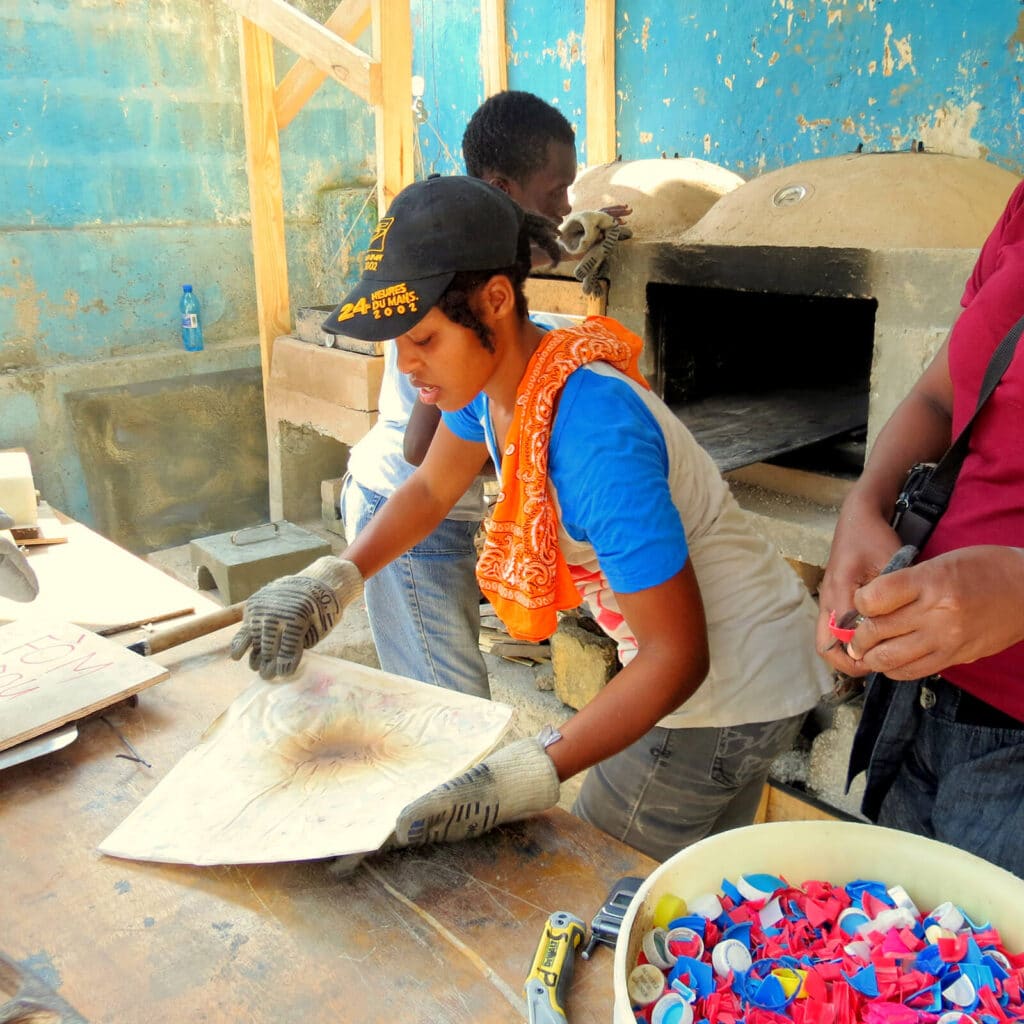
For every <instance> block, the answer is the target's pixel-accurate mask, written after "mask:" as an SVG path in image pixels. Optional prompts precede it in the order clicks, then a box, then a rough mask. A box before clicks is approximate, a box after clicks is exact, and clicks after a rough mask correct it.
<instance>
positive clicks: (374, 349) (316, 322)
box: [295, 306, 390, 356]
mask: <svg viewBox="0 0 1024 1024" xmlns="http://www.w3.org/2000/svg"><path fill="white" fill-rule="evenodd" d="M334 309H335V307H334V306H300V307H299V308H298V309H297V310H296V311H295V333H296V334H297V335H298V336H299V340H300V341H308V342H311V343H312V344H314V345H322V346H323V347H324V348H340V349H344V350H345V351H346V352H359V353H361V354H362V355H364V356H382V355H384V346H385V345H387V344H390V343H389V342H387V341H360V340H359V339H358V338H349V337H348V336H346V335H344V334H328V332H327V331H325V330H324V329H323V327H322V324H323V322H324V321H325V320H326V319H327V317H328V316H329V315H330V314H331V313H332V312H334Z"/></svg>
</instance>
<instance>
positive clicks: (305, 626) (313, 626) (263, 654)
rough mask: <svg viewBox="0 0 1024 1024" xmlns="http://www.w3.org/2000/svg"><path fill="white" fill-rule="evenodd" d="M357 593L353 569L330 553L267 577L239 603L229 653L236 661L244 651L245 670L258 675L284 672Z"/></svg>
mask: <svg viewBox="0 0 1024 1024" xmlns="http://www.w3.org/2000/svg"><path fill="white" fill-rule="evenodd" d="M362 592H363V577H362V574H361V573H360V572H359V569H358V568H357V567H356V566H355V564H354V563H352V562H349V561H346V560H345V559H343V558H336V557H335V556H334V555H325V556H324V557H323V558H318V559H317V560H316V561H315V562H314V563H313V564H312V565H310V566H308V567H307V568H305V569H303V570H302V572H300V573H298V574H297V575H294V576H282V577H280V578H279V579H276V580H272V581H271V582H270V583H268V584H267V585H266V586H265V587H261V588H260V589H259V590H257V591H256V593H255V594H253V595H252V597H250V598H249V599H248V600H247V601H246V602H245V611H244V612H243V614H242V628H241V629H240V630H239V631H238V632H237V633H236V634H235V636H234V639H233V640H232V641H231V657H232V658H234V659H235V661H237V660H238V659H239V658H241V657H242V655H243V654H245V652H246V651H247V650H248V651H249V668H251V669H253V670H254V671H255V670H259V674H260V675H261V676H262V677H263V678H264V679H273V678H274V676H290V675H291V674H292V673H293V672H294V671H295V670H296V669H297V668H298V667H299V660H300V659H301V657H302V652H303V650H305V649H306V648H307V647H312V646H313V645H314V644H316V643H319V642H320V641H321V640H322V639H323V638H324V637H325V636H327V634H328V633H329V632H330V631H331V630H332V629H333V628H334V626H335V623H337V622H338V620H339V619H340V618H341V616H342V613H343V612H344V611H345V609H346V608H347V607H348V606H349V605H350V604H351V603H352V602H353V601H354V600H356V598H358V597H359V596H360V595H361V594H362Z"/></svg>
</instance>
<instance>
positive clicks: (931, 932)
mask: <svg viewBox="0 0 1024 1024" xmlns="http://www.w3.org/2000/svg"><path fill="white" fill-rule="evenodd" d="M955 938H956V932H951V931H950V930H949V929H948V928H943V927H941V926H940V925H937V924H930V925H928V927H927V928H925V930H924V939H925V942H927V943H928V944H929V945H932V946H934V945H936V944H937V943H938V941H939V939H955Z"/></svg>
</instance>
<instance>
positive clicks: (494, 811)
mask: <svg viewBox="0 0 1024 1024" xmlns="http://www.w3.org/2000/svg"><path fill="white" fill-rule="evenodd" d="M556 803H558V773H557V772H556V771H555V765H554V762H553V761H552V760H551V758H550V757H548V755H547V754H546V753H545V752H544V748H543V746H541V743H540V741H539V740H537V739H536V738H530V739H525V740H518V741H517V742H515V743H510V744H509V745H508V746H507V747H502V748H501V750H497V751H495V752H494V753H493V754H491V755H490V756H489V757H487V758H485V759H484V760H483V761H481V762H480V763H479V764H476V765H474V766H473V767H472V768H470V769H469V771H467V772H464V773H463V774H462V775H459V776H458V777H457V778H454V779H451V780H449V781H448V782H444V783H442V784H441V785H440V786H435V787H434V789H432V790H431V791H430V792H429V793H427V795H426V796H421V797H420V798H419V799H418V800H414V801H413V802H412V803H411V804H409V806H408V807H406V808H405V810H404V811H402V813H401V814H400V815H399V816H398V823H397V824H396V825H395V842H396V844H397V845H398V846H419V845H421V844H422V843H438V842H449V843H451V842H457V841H458V840H460V839H470V838H475V837H476V836H480V835H483V834H484V833H485V832H489V831H490V830H491V829H492V828H494V826H495V825H503V824H504V823H505V822H507V821H516V820H518V819H519V818H525V817H528V816H529V815H531V814H538V813H539V812H540V811H546V810H547V809H548V808H549V807H554V806H555V804H556Z"/></svg>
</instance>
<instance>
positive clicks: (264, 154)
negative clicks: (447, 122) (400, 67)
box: [238, 17, 291, 404]
mask: <svg viewBox="0 0 1024 1024" xmlns="http://www.w3.org/2000/svg"><path fill="white" fill-rule="evenodd" d="M238 41H239V57H240V60H241V67H242V120H243V122H244V124H245V154H246V172H247V174H248V178H249V206H250V209H251V211H252V256H253V264H254V266H255V270H256V315H257V319H258V321H259V329H260V363H261V366H262V369H263V400H264V404H266V399H267V386H268V384H269V382H270V365H271V358H272V353H273V346H274V339H275V338H277V337H279V336H281V335H282V334H287V333H288V331H289V330H290V328H291V314H290V311H289V308H288V260H287V252H286V249H285V240H284V202H283V200H282V196H281V146H280V140H279V138H278V133H277V122H276V121H275V119H274V40H273V38H272V37H271V36H270V34H269V33H268V32H266V31H264V30H263V29H262V28H260V27H259V26H258V25H254V24H253V23H252V22H251V21H249V20H248V19H247V18H243V17H239V19H238Z"/></svg>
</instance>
